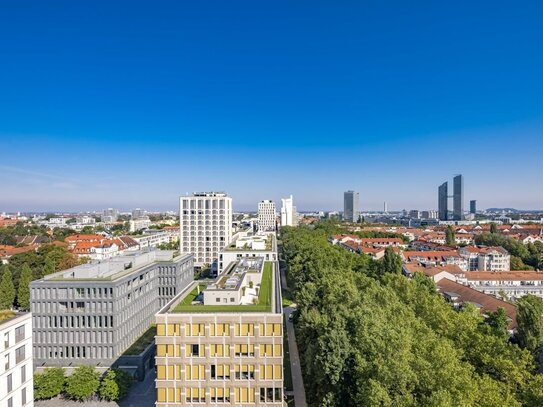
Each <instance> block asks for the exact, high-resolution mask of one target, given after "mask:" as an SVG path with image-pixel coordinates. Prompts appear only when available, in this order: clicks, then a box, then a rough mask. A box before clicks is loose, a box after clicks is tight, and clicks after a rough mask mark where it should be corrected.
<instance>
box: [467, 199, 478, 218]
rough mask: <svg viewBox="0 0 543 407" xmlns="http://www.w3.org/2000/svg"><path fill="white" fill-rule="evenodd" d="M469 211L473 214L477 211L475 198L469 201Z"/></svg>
mask: <svg viewBox="0 0 543 407" xmlns="http://www.w3.org/2000/svg"><path fill="white" fill-rule="evenodd" d="M469 213H471V214H473V215H475V214H476V213H477V201H476V200H475V199H473V200H471V201H469Z"/></svg>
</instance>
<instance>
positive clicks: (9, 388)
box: [6, 373, 13, 393]
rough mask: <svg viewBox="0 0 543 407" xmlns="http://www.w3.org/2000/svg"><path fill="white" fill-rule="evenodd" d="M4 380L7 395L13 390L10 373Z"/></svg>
mask: <svg viewBox="0 0 543 407" xmlns="http://www.w3.org/2000/svg"><path fill="white" fill-rule="evenodd" d="M6 380H7V388H8V393H9V392H10V391H12V390H13V375H12V374H11V373H10V374H8V376H7V378H6Z"/></svg>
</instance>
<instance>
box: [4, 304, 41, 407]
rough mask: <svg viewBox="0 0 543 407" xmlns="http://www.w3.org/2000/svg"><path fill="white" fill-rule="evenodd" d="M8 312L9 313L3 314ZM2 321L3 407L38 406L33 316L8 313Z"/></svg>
mask: <svg viewBox="0 0 543 407" xmlns="http://www.w3.org/2000/svg"><path fill="white" fill-rule="evenodd" d="M3 312H4V313H7V312H9V311H3ZM3 317H5V318H6V319H4V320H3V321H2V322H0V338H1V340H0V360H1V361H2V369H0V406H7V407H9V406H12V407H15V406H24V407H29V406H30V407H31V406H33V405H34V383H33V378H32V372H33V370H34V367H33V366H32V314H30V313H24V314H20V313H13V314H6V315H4V316H3Z"/></svg>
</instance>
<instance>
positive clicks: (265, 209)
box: [258, 200, 277, 232]
mask: <svg viewBox="0 0 543 407" xmlns="http://www.w3.org/2000/svg"><path fill="white" fill-rule="evenodd" d="M276 218H277V211H276V210H275V202H273V201H269V200H266V201H260V202H259V203H258V231H259V232H266V231H273V230H275V219H276Z"/></svg>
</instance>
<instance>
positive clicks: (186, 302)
mask: <svg viewBox="0 0 543 407" xmlns="http://www.w3.org/2000/svg"><path fill="white" fill-rule="evenodd" d="M275 274H276V272H274V267H273V265H272V262H271V261H264V265H263V269H262V280H261V283H260V290H259V293H258V303H257V304H236V305H203V304H201V303H198V304H195V303H194V300H195V299H196V298H197V296H198V295H200V293H201V292H202V291H204V290H205V289H206V288H207V287H208V286H209V285H210V283H205V282H201V281H197V280H196V281H194V282H193V283H192V284H191V285H189V286H188V287H187V288H186V289H185V290H183V291H182V292H181V293H179V294H178V295H177V296H176V297H175V298H173V299H172V300H171V301H170V302H169V303H168V304H167V305H166V306H165V307H164V308H162V310H160V311H159V314H167V313H217V312H269V313H272V312H275V311H274V309H273V303H274V296H276V293H277V290H278V289H279V288H278V287H277V281H278V279H277V278H276V275H275ZM222 277H223V276H220V277H219V278H218V279H221V278H222ZM275 301H277V300H275ZM275 308H277V305H276V307H275Z"/></svg>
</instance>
